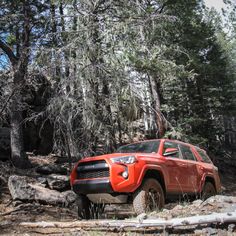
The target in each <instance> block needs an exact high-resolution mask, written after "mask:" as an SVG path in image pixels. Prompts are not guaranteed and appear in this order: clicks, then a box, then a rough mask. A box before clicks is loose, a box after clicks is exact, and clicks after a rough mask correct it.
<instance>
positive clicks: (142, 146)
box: [116, 141, 160, 153]
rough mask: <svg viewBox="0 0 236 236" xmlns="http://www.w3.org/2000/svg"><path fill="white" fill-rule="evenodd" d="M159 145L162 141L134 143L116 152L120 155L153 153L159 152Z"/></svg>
mask: <svg viewBox="0 0 236 236" xmlns="http://www.w3.org/2000/svg"><path fill="white" fill-rule="evenodd" d="M159 145H160V141H150V142H142V143H133V144H129V145H126V146H121V147H119V148H118V149H117V151H116V152H119V153H131V152H142V153H152V152H157V151H158V149H159Z"/></svg>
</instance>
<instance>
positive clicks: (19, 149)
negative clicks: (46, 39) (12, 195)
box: [0, 1, 30, 169]
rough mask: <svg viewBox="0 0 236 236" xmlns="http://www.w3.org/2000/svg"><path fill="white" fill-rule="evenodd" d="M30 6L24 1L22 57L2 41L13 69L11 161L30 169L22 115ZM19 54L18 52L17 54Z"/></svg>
mask: <svg viewBox="0 0 236 236" xmlns="http://www.w3.org/2000/svg"><path fill="white" fill-rule="evenodd" d="M29 13H30V6H29V5H28V2H27V1H24V6H23V15H24V23H23V32H22V33H23V35H22V39H23V44H22V50H21V54H20V57H19V58H18V57H17V56H16V55H15V54H14V52H13V50H12V49H11V48H10V47H9V46H8V45H7V44H6V43H5V42H3V41H2V40H0V48H1V49H2V50H3V51H4V52H5V54H6V55H7V56H8V58H9V60H10V62H11V64H12V68H13V88H12V91H14V94H13V96H12V99H11V104H10V120H11V160H12V164H13V165H14V166H15V167H17V168H22V169H24V168H28V167H29V166H30V163H29V160H28V157H27V155H26V153H25V151H24V142H23V129H22V125H23V115H22V88H23V85H24V83H25V76H26V74H27V67H28V60H29V45H30V39H29V37H30V19H29V17H30V16H29ZM17 53H18V52H17Z"/></svg>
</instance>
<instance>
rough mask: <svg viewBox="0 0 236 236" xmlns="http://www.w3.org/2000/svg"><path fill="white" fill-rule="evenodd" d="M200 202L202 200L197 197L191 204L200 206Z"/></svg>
mask: <svg viewBox="0 0 236 236" xmlns="http://www.w3.org/2000/svg"><path fill="white" fill-rule="evenodd" d="M202 203H203V201H202V200H201V199H198V200H195V201H193V202H192V204H193V205H194V206H200V205H201V204H202Z"/></svg>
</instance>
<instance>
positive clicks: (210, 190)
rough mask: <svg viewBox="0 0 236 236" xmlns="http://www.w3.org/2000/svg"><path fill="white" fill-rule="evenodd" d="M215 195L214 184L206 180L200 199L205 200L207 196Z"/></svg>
mask: <svg viewBox="0 0 236 236" xmlns="http://www.w3.org/2000/svg"><path fill="white" fill-rule="evenodd" d="M214 195H216V189H215V186H214V185H213V184H212V183H211V182H206V183H205V184H204V187H203V189H202V193H201V199H202V200H206V199H207V198H209V197H211V196H214Z"/></svg>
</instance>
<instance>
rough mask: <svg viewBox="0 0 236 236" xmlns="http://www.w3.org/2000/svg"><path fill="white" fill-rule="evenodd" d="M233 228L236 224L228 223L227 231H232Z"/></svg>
mask: <svg viewBox="0 0 236 236" xmlns="http://www.w3.org/2000/svg"><path fill="white" fill-rule="evenodd" d="M235 228H236V225H235V224H230V225H228V231H229V232H230V233H232V232H234V230H235Z"/></svg>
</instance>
